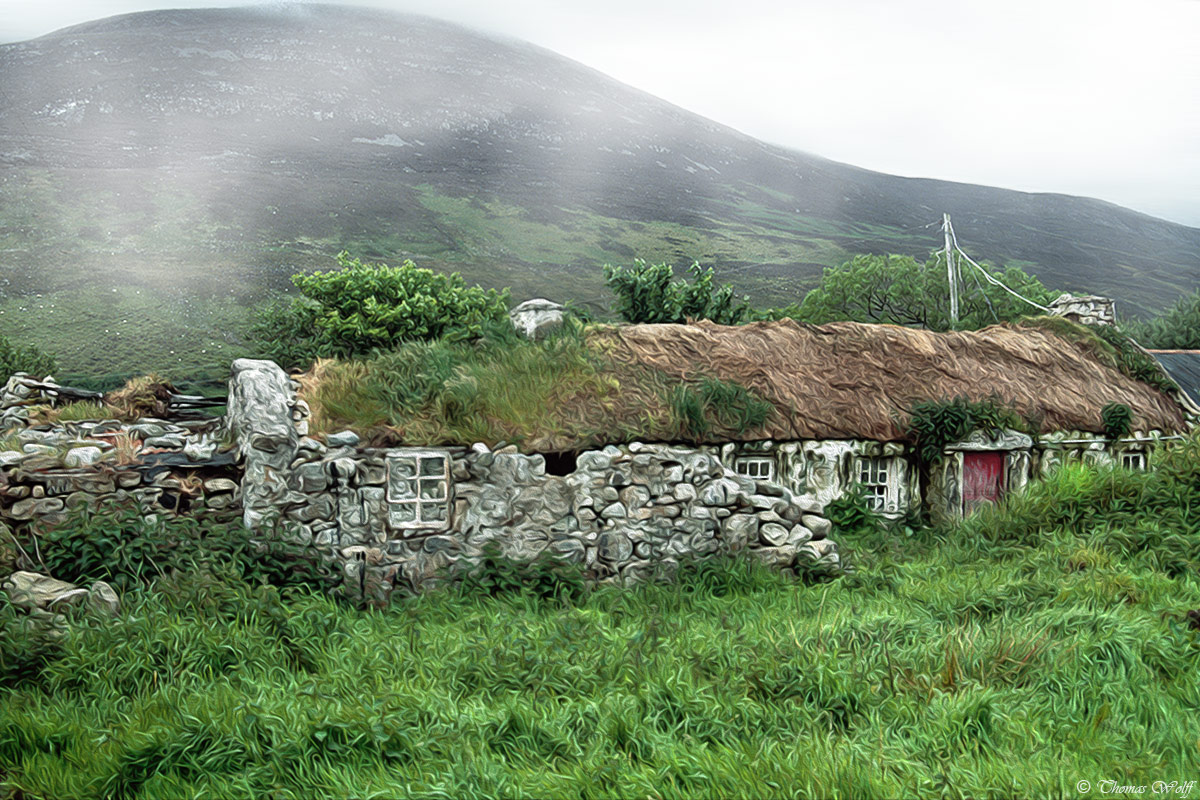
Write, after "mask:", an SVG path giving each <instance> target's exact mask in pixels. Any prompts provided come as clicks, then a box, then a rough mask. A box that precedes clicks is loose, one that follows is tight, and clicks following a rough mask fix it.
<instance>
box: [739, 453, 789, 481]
mask: <svg viewBox="0 0 1200 800" xmlns="http://www.w3.org/2000/svg"><path fill="white" fill-rule="evenodd" d="M764 465H765V466H766V467H767V474H766V476H762V475H752V474H750V473H749V472H743V471H742V467H752V466H760V467H761V466H764ZM733 471H734V472H735V473H737V474H738V475H740V476H741V477H743V478H748V479H750V480H753V481H763V482H766V483H774V482H775V476H776V474H777V472H778V470H777V469H776V467H775V458H774V456H770V455H766V454H763V453H743V454H741V455H736V456H734V458H733Z"/></svg>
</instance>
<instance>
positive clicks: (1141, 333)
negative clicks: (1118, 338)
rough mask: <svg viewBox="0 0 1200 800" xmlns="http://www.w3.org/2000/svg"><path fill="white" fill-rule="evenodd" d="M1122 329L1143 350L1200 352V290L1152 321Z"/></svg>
mask: <svg viewBox="0 0 1200 800" xmlns="http://www.w3.org/2000/svg"><path fill="white" fill-rule="evenodd" d="M1122 327H1123V328H1124V329H1125V331H1126V332H1127V333H1128V334H1129V335H1130V336H1132V337H1133V338H1134V339H1136V340H1137V341H1138V343H1139V344H1141V345H1142V346H1143V347H1152V348H1158V349H1162V350H1197V349H1200V289H1198V290H1196V291H1194V292H1192V293H1191V294H1189V295H1185V296H1183V297H1180V298H1179V300H1177V301H1176V302H1175V305H1173V306H1171V307H1170V308H1168V309H1167V310H1166V311H1164V312H1163V313H1162V314H1161V315H1160V316H1158V317H1155V318H1154V319H1151V320H1150V321H1149V322H1139V321H1136V320H1135V321H1129V322H1126V323H1124V324H1123V325H1122Z"/></svg>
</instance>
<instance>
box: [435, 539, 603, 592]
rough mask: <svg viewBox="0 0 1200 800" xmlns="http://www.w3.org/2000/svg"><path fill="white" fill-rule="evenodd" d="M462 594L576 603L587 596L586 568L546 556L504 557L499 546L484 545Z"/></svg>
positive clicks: (462, 584)
mask: <svg viewBox="0 0 1200 800" xmlns="http://www.w3.org/2000/svg"><path fill="white" fill-rule="evenodd" d="M459 591H460V592H461V593H463V594H464V595H466V596H468V597H478V596H483V597H504V596H507V595H528V596H530V597H534V598H538V599H541V600H547V599H554V600H561V601H564V602H576V601H578V600H580V599H581V598H582V597H584V595H586V594H587V591H588V586H587V581H586V579H585V576H584V570H583V567H582V566H580V565H578V564H571V563H568V562H566V561H563V560H561V559H557V558H554V557H553V556H550V555H548V554H543V555H542V556H541V557H539V558H535V559H533V560H532V561H518V560H515V559H512V558H509V557H508V556H506V555H504V553H503V552H502V551H501V549H500V546H499V545H498V544H497V543H495V542H489V543H488V544H487V545H485V546H484V549H483V555H482V557H481V558H480V559H479V563H478V564H476V565H475V566H474V567H472V568H471V569H470V570H468V571H466V572H465V573H463V575H462V578H461V580H460V582H459Z"/></svg>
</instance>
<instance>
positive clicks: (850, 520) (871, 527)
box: [825, 483, 886, 538]
mask: <svg viewBox="0 0 1200 800" xmlns="http://www.w3.org/2000/svg"><path fill="white" fill-rule="evenodd" d="M825 516H826V518H828V519H829V521H830V522H831V523H833V530H834V534H833V537H834V538H837V537H838V536H841V535H847V536H861V535H863V534H872V533H879V532H880V531H882V530H883V528H884V525H885V520H886V518H885V517H884V516H883V515H882V514H880V513H879V512H878V511H876V510H875V509H874V508H873V507H872V506H871V503H870V500H869V499H868V498H867V494H866V491H865V490H864V489H863V487H862V486H861V485H859V484H857V483H856V484H854V486H853V487H851V489H850V490H849V491H846V492H843V493H842V494H840V495H838V496H837V497H836V498H834V499H833V500H831V501H830V502H829V504H828V505H826V506H825Z"/></svg>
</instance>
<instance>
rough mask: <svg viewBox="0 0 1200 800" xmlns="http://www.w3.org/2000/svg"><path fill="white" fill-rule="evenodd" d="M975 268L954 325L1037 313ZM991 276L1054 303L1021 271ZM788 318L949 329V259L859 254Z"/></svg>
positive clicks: (827, 275)
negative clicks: (986, 279) (921, 260)
mask: <svg viewBox="0 0 1200 800" xmlns="http://www.w3.org/2000/svg"><path fill="white" fill-rule="evenodd" d="M973 270H974V268H973V267H971V266H969V265H964V270H963V286H962V288H961V290H960V295H959V301H960V304H959V322H958V325H956V326H954V327H957V328H959V329H967V330H970V329H975V328H982V327H984V326H985V325H990V324H992V323H994V322H998V321H999V322H1002V321H1006V320H1015V319H1018V318H1020V317H1023V316H1027V315H1029V314H1030V313H1031V312H1033V311H1034V308H1033V307H1032V306H1030V305H1029V304H1028V303H1025V302H1023V301H1021V300H1020V299H1018V298H1016V297H1013V296H1012V295H1011V294H1009V293H1008V292H1006V291H1004V290H1003V289H1001V288H1000V287H998V286H993V285H992V284H990V283H989V282H987V281H985V280H982V279H979V278H978V275H973ZM989 272H990V274H992V276H993V277H995V278H996V279H997V280H999V281H1000V282H1001V283H1003V284H1005V285H1007V286H1008V287H1009V288H1011V289H1012V290H1013V291H1015V292H1017V293H1019V294H1022V295H1024V296H1025V297H1028V298H1029V299H1030V300H1033V301H1035V302H1037V303H1041V304H1042V305H1046V304H1047V303H1049V302H1050V301H1051V300H1053V299H1054V294H1053V293H1052V292H1050V291H1049V290H1047V289H1046V287H1045V286H1043V285H1042V282H1041V281H1039V280H1038V279H1037V278H1036V277H1034V276H1032V275H1029V274H1028V273H1026V272H1025V271H1024V270H1022V269H1020V268H1019V267H1015V266H1010V267H1008V268H1007V269H1005V270H1004V271H1003V272H999V271H995V270H989ZM789 316H795V317H796V318H798V319H802V320H804V321H806V322H812V323H816V324H821V323H825V322H835V321H839V320H852V321H855V322H876V323H887V324H893V325H914V326H919V327H922V328H928V329H929V330H935V331H944V330H949V329H950V328H951V324H950V294H949V289H948V287H947V285H946V262H945V257H944V256H942V255H941V254H935V255H934V256H932V257H931V258H930V259H929V260H928V261H926V262H925V263H924V264H921V263H919V262H917V260H916V259H914V258H912V257H911V256H900V255H858V256H855V257H854V258H853V259H852V260H850V261H847V262H846V263H844V264H842V265H841V266H839V267H830V268H827V269H826V270H825V272H824V274H823V275H822V276H821V282H820V283H819V284H818V285H817V287H816V288H815V289H813V290H812V291H810V292H809V293H808V294H807V295H805V297H804V300H803V302H801V303H800V306H799V308H798V309H796V310H795V313H794V314H790V315H789Z"/></svg>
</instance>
